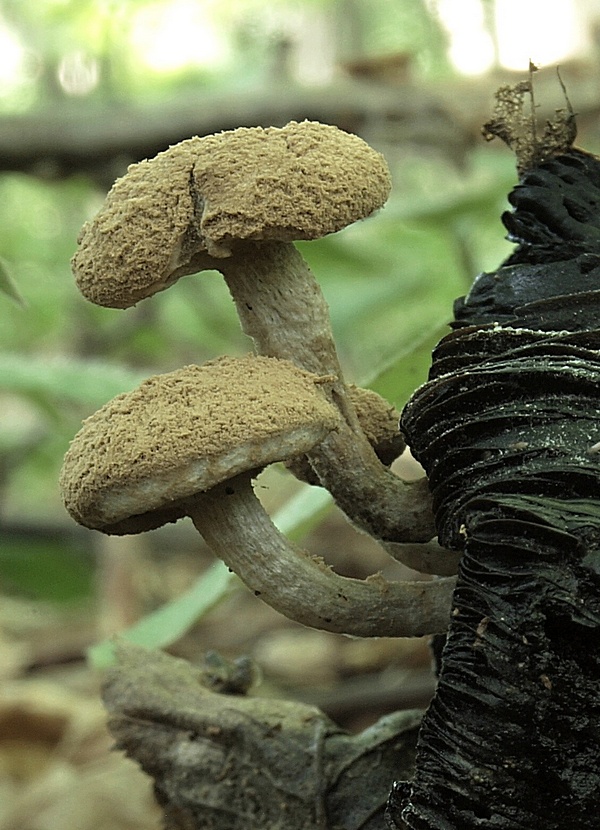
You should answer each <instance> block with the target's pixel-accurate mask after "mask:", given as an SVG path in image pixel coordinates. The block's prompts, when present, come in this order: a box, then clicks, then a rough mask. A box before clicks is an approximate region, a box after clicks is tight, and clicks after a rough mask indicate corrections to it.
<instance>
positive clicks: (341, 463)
mask: <svg viewBox="0 0 600 830" xmlns="http://www.w3.org/2000/svg"><path fill="white" fill-rule="evenodd" d="M214 262H215V266H214V267H216V268H218V269H219V271H220V272H221V273H222V274H223V276H224V278H225V281H226V283H227V286H228V288H229V291H230V293H231V295H232V297H233V299H234V301H235V304H236V307H237V310H238V314H239V317H240V321H241V324H242V328H243V330H244V332H245V333H246V334H248V335H249V336H250V337H251V338H252V339H253V340H254V343H255V345H256V349H257V352H258V353H259V354H263V355H268V356H272V357H279V358H286V359H287V360H290V361H291V362H292V363H295V365H296V366H299V367H301V368H302V369H306V370H308V371H310V372H313V373H315V374H318V375H330V376H331V377H332V383H331V386H330V391H329V394H330V398H331V400H332V402H333V403H334V404H335V405H336V406H337V408H338V409H339V411H340V412H341V414H342V419H343V421H342V423H341V424H340V428H339V429H338V430H336V431H335V432H334V433H331V435H330V436H329V438H328V439H327V440H326V441H324V442H323V443H322V444H320V445H319V446H318V447H317V448H315V450H314V451H313V452H312V453H311V454H310V455H307V458H308V460H309V462H310V464H311V466H312V467H313V469H314V470H315V472H316V474H317V475H318V477H319V480H320V481H321V483H322V485H323V486H324V487H325V488H326V489H327V490H329V492H330V493H331V495H332V496H333V498H334V499H335V501H336V503H337V504H338V506H339V507H340V508H341V509H342V510H343V511H344V513H345V514H346V515H347V516H348V517H349V518H350V519H351V521H353V522H355V523H356V524H357V525H358V527H360V528H361V529H363V530H365V531H366V532H367V533H369V534H370V535H371V536H373V537H374V538H376V539H380V540H383V541H386V542H387V541H389V542H427V541H429V540H430V539H432V538H433V537H434V536H435V532H436V531H435V527H434V522H433V514H432V510H431V498H430V495H429V490H428V488H427V484H426V481H425V479H423V480H422V481H421V482H416V483H412V482H411V483H407V482H405V481H403V480H402V479H400V478H399V477H398V476H396V475H394V474H393V473H392V472H390V470H388V469H387V468H386V467H385V466H384V465H383V464H382V463H381V462H380V460H379V459H378V458H377V455H376V453H375V451H374V449H373V447H372V446H371V445H370V443H369V441H368V440H367V438H366V436H365V434H364V432H363V430H362V428H361V426H360V423H359V421H358V417H357V415H356V411H355V409H354V405H353V403H352V400H351V398H350V394H349V391H348V388H347V386H346V384H345V383H344V379H343V374H342V370H341V367H340V363H339V359H338V355H337V351H336V348H335V342H334V339H333V334H332V331H331V323H330V318H329V308H328V306H327V303H326V301H325V298H324V297H323V295H322V293H321V289H320V287H319V285H318V283H317V281H316V280H315V278H314V276H313V274H312V272H311V270H310V268H309V267H308V265H307V263H306V262H305V261H304V259H303V257H302V256H301V254H300V253H299V251H298V250H297V249H296V248H295V246H294V245H293V244H292V243H288V242H269V243H255V242H253V243H244V244H239V245H238V246H237V247H236V248H235V249H234V252H233V254H232V256H230V257H227V258H225V259H222V260H221V259H219V260H217V259H215V260H214ZM428 559H430V556H429V554H427V555H426V556H425V557H424V560H428ZM412 561H413V562H414V561H416V559H415V557H414V555H413V558H412ZM410 566H411V567H414V565H413V564H410ZM419 570H426V568H425V567H423V568H419Z"/></svg>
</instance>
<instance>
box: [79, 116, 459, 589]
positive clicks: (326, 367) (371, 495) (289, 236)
mask: <svg viewBox="0 0 600 830" xmlns="http://www.w3.org/2000/svg"><path fill="white" fill-rule="evenodd" d="M389 189H390V177H389V171H388V169H387V165H386V163H385V161H384V159H383V157H382V156H381V155H380V154H379V153H377V152H375V151H374V150H372V149H371V148H370V147H369V146H368V145H367V144H365V142H364V141H362V140H361V139H360V138H358V137H357V136H354V135H349V134H348V133H345V132H343V131H341V130H339V129H337V128H336V127H332V126H328V125H324V124H319V123H314V122H308V121H306V122H302V123H300V124H298V123H295V122H292V123H290V124H288V125H287V126H285V127H283V128H267V129H262V128H258V127H256V128H254V127H253V128H240V129H238V130H233V131H229V132H224V133H220V134H218V135H213V136H206V137H204V138H192V139H189V140H187V141H184V142H181V143H180V144H178V145H176V146H174V147H171V148H170V149H169V150H167V151H165V152H164V153H160V154H159V155H158V156H156V157H155V158H154V159H151V160H150V161H144V162H141V163H139V164H136V165H132V166H131V167H130V169H129V171H128V173H127V174H126V175H125V176H124V177H123V178H121V179H119V180H118V181H117V182H116V183H115V185H114V186H113V188H112V190H111V191H110V193H109V194H108V196H107V199H106V202H105V204H104V206H103V207H102V209H101V210H100V212H99V213H98V215H97V216H96V217H95V219H94V220H93V221H92V222H89V223H87V224H86V225H85V226H84V228H83V229H82V232H81V235H80V239H79V249H78V251H77V253H76V254H75V256H74V257H73V270H74V273H75V276H76V280H77V283H78V285H79V287H80V289H81V291H82V292H83V294H84V295H85V296H86V297H88V298H89V299H91V300H92V301H94V302H96V303H99V304H101V305H108V306H114V307H127V306H130V305H133V304H135V303H136V302H137V301H139V300H140V299H142V298H144V297H148V296H150V295H152V294H155V293H156V292H157V291H161V290H163V289H165V288H167V287H168V286H170V285H171V284H172V283H173V282H175V281H176V280H177V279H178V278H179V277H181V276H183V275H186V274H192V273H196V272H198V271H201V270H206V269H216V270H218V271H220V272H221V273H222V274H223V276H224V278H225V280H226V282H227V285H228V287H229V290H230V292H231V295H232V297H233V299H234V301H235V304H236V307H237V310H238V314H239V317H240V321H241V324H242V328H243V329H244V331H245V332H246V333H247V334H248V335H250V336H251V337H252V338H253V340H254V343H255V347H256V350H257V352H258V353H259V354H263V355H267V356H273V357H279V358H283V359H288V360H290V361H292V362H293V363H295V364H296V365H297V366H299V367H300V368H303V369H306V370H308V371H310V372H315V373H316V374H327V375H333V376H335V377H336V381H335V382H334V383H333V384H331V388H330V392H329V395H330V399H331V401H332V403H333V404H334V405H335V406H337V407H338V408H339V410H340V412H341V414H342V416H343V419H344V425H341V426H340V428H339V429H338V430H335V431H334V432H331V433H330V434H329V436H328V438H327V440H326V441H323V442H321V443H320V444H319V445H318V448H317V449H315V450H314V451H311V452H309V453H307V458H308V461H309V462H310V465H311V467H312V468H313V470H314V471H315V473H316V475H317V477H318V479H319V481H320V482H321V483H322V484H323V486H324V487H326V488H327V489H328V490H329V491H330V493H331V494H332V496H333V497H334V499H335V501H336V503H337V504H338V505H339V507H340V508H341V509H342V510H343V511H344V512H345V513H346V515H347V516H348V517H349V518H350V519H351V520H352V521H353V522H355V523H356V524H357V525H358V526H359V527H361V528H363V529H364V530H366V531H367V532H368V533H370V534H371V535H372V536H374V537H376V538H378V539H381V540H384V541H387V542H390V543H392V545H393V543H402V542H427V541H428V540H430V539H431V538H432V537H433V536H434V535H435V531H434V528H433V519H432V515H431V503H430V497H429V492H428V489H427V486H426V482H425V481H424V479H422V480H420V481H417V482H405V481H402V480H401V479H400V478H399V477H398V476H396V475H394V474H393V473H392V472H390V470H389V469H387V468H386V467H385V465H382V464H381V463H380V461H379V459H378V458H377V455H376V454H375V452H374V451H373V448H372V447H371V445H370V444H369V441H368V440H367V439H366V438H365V435H364V433H363V431H362V429H361V426H360V422H359V419H358V417H357V414H356V411H355V409H354V406H353V401H352V397H351V395H350V394H349V393H348V389H347V387H346V384H345V383H344V380H343V376H342V371H341V368H340V365H339V361H338V357H337V353H336V349H335V344H334V341H333V337H332V333H331V325H330V319H329V310H328V307H327V304H326V302H325V300H324V298H323V296H322V293H321V290H320V288H319V286H318V283H317V282H316V280H315V278H314V276H313V274H312V273H311V271H310V269H309V268H308V266H307V264H306V262H305V261H304V260H303V258H302V257H301V255H300V253H299V252H298V251H297V249H296V248H295V247H294V245H293V244H292V240H298V239H315V238H318V237H322V236H324V235H326V234H329V233H333V232H335V231H338V230H340V229H342V228H344V227H346V226H347V225H350V224H352V223H353V222H356V221H357V220H360V219H363V218H365V217H367V216H369V215H370V214H371V213H373V211H375V210H377V209H378V208H380V207H381V206H382V205H383V204H384V202H385V200H386V198H387V196H388V193H389ZM375 494H376V495H375ZM392 554H393V555H394V556H396V558H400V559H402V557H403V549H402V547H401V546H400V545H399V546H398V547H396V548H393V549H392ZM449 561H453V558H452V557H449V556H448V555H447V554H446V555H445V556H444V553H443V552H439V551H438V550H437V548H436V549H435V550H434V552H433V553H432V550H431V548H430V549H428V550H427V551H426V552H425V555H424V558H423V563H422V570H426V569H429V570H431V571H432V572H433V573H438V572H440V573H447V572H448V571H447V568H448V562H449ZM437 562H439V563H440V568H441V570H438V566H437V564H436V563H437ZM409 564H411V566H415V562H414V559H413V558H411V560H410V563H409ZM416 564H417V565H418V563H416Z"/></svg>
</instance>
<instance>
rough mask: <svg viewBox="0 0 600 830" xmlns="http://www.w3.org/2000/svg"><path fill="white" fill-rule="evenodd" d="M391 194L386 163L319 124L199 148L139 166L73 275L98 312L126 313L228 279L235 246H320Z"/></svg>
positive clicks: (93, 226)
mask: <svg viewBox="0 0 600 830" xmlns="http://www.w3.org/2000/svg"><path fill="white" fill-rule="evenodd" d="M390 187H391V180H390V174H389V170H388V167H387V164H386V162H385V159H384V158H383V156H382V155H381V154H380V153H378V152H376V151H375V150H373V149H372V148H371V147H369V145H368V144H366V143H365V142H364V141H363V140H362V139H361V138H358V136H356V135H352V134H349V133H346V132H344V131H342V130H340V129H338V128H337V127H333V126H330V125H326V124H320V123H318V122H312V121H303V122H301V123H297V122H294V121H292V122H290V123H289V124H287V125H286V126H285V127H281V128H279V127H268V128H265V129H263V128H262V127H240V128H239V129H237V130H230V131H227V132H222V133H218V134H215V135H209V136H205V137H203V138H198V137H195V138H190V139H187V140H186V141H182V142H181V143H179V144H176V145H175V146H173V147H170V148H169V149H168V150H165V151H164V152H162V153H159V154H158V155H157V156H155V157H154V158H153V159H150V160H145V161H142V162H139V163H138V164H134V165H131V166H130V167H129V170H128V172H127V173H126V174H125V175H124V176H123V177H122V178H120V179H118V180H117V181H116V182H115V184H114V185H113V187H112V188H111V190H110V192H109V193H108V195H107V197H106V200H105V202H104V205H103V207H102V208H101V209H100V211H99V213H98V214H97V216H96V217H95V218H94V219H93V220H91V221H90V222H87V223H86V224H85V225H84V226H83V228H82V230H81V233H80V235H79V239H78V243H79V247H78V250H77V252H76V253H75V255H74V257H73V259H72V268H73V273H74V275H75V279H76V282H77V285H78V286H79V289H80V290H81V292H82V293H83V294H84V296H85V297H87V298H88V299H90V300H92V302H95V303H98V304H99V305H105V306H110V307H115V308H127V307H128V306H131V305H134V304H135V303H136V302H138V300H140V299H142V298H143V297H147V296H150V295H152V294H154V293H156V292H157V291H160V290H163V289H164V288H166V287H168V286H169V285H170V284H171V283H172V282H174V281H175V280H176V279H177V278H178V277H179V276H183V275H184V274H188V273H194V272H196V271H199V270H203V269H206V268H216V269H218V263H219V259H220V258H223V257H227V256H229V254H230V252H231V247H232V246H233V245H235V241H236V240H254V241H259V240H265V241H285V242H290V241H292V240H298V239H317V238H319V237H321V236H325V235H326V234H329V233H334V232H335V231H339V230H341V229H342V228H344V227H346V226H347V225H350V224H352V223H353V222H356V221H358V220H359V219H364V218H366V217H367V216H369V215H370V214H371V213H373V211H375V210H377V209H378V208H380V207H381V206H382V205H383V204H384V202H385V201H386V199H387V197H388V195H389V192H390Z"/></svg>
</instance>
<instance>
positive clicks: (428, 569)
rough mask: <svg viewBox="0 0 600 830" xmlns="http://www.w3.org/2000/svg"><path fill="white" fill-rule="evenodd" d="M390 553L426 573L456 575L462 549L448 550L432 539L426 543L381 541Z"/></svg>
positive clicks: (394, 557)
mask: <svg viewBox="0 0 600 830" xmlns="http://www.w3.org/2000/svg"><path fill="white" fill-rule="evenodd" d="M379 544H380V545H381V546H382V548H383V549H384V550H385V551H386V552H387V553H389V555H390V556H391V557H392V558H393V559H396V560H397V561H398V562H402V564H403V565H406V567H407V568H412V569H413V570H414V571H419V573H425V574H436V575H437V576H455V575H456V574H457V573H458V563H459V562H460V559H461V556H462V551H455V550H447V549H446V548H443V547H442V546H441V545H440V544H439V543H438V541H437V539H432V540H431V541H430V542H426V543H425V544H412V545H411V544H402V543H399V542H380V543H379Z"/></svg>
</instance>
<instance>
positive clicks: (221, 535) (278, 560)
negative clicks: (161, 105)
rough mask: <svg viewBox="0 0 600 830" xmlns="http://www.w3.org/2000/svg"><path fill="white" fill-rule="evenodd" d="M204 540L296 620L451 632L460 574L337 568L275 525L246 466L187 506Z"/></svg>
mask: <svg viewBox="0 0 600 830" xmlns="http://www.w3.org/2000/svg"><path fill="white" fill-rule="evenodd" d="M186 513H187V514H188V515H189V516H190V518H191V519H192V521H193V523H194V525H195V527H196V529H197V530H198V531H199V532H200V534H201V535H202V536H203V538H204V540H205V541H206V543H207V544H208V545H209V547H210V548H211V549H212V550H213V552H214V553H215V554H216V555H217V556H219V557H220V558H221V559H222V560H223V561H224V562H225V564H226V565H228V566H229V567H230V568H231V569H232V570H233V571H235V573H237V574H238V576H239V577H240V578H241V579H242V581H243V582H244V583H245V584H246V585H247V586H248V587H249V588H250V589H251V590H253V591H254V592H255V593H256V594H257V595H260V597H261V599H263V600H264V601H265V602H266V603H268V604H269V605H271V606H272V607H273V608H275V609H276V610H277V611H279V612H280V613H282V614H285V616H287V617H289V618H290V619H293V620H296V621H297V622H300V623H302V624H303V625H307V626H311V627H313V628H320V629H324V630H326V631H335V632H342V633H345V634H350V635H354V636H357V637H417V636H421V635H423V634H432V633H436V632H442V631H445V630H446V628H447V626H448V622H449V614H450V607H451V597H452V591H453V588H454V583H455V580H454V579H452V578H446V579H439V580H432V581H427V582H387V581H386V580H384V579H383V577H382V576H380V575H378V574H376V575H373V576H371V577H369V578H367V579H366V580H360V579H350V578H348V577H343V576H339V575H338V574H336V573H334V572H333V571H332V570H331V569H330V568H329V567H328V566H327V565H326V564H325V563H324V562H323V561H322V560H321V559H319V558H317V557H313V556H311V555H310V554H308V553H307V552H306V551H304V550H302V549H301V548H299V547H297V546H296V545H294V544H293V543H291V542H290V541H289V540H288V539H286V538H285V536H283V535H282V534H281V533H280V532H279V531H278V530H277V528H276V527H275V525H274V524H273V522H272V521H271V519H270V517H269V516H268V514H267V513H266V511H265V510H264V508H263V507H262V505H261V503H260V501H259V500H258V499H257V497H256V496H255V494H254V490H253V488H252V481H251V474H250V473H244V474H241V475H238V476H236V477H235V478H232V479H229V480H228V481H227V482H226V483H224V484H223V485H219V486H218V487H214V488H213V489H211V490H210V491H209V492H206V493H201V494H199V495H198V496H195V497H194V500H193V502H192V503H191V504H190V505H189V506H188V507H187V508H186Z"/></svg>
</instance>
